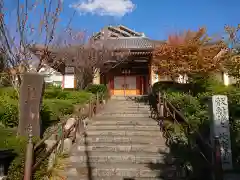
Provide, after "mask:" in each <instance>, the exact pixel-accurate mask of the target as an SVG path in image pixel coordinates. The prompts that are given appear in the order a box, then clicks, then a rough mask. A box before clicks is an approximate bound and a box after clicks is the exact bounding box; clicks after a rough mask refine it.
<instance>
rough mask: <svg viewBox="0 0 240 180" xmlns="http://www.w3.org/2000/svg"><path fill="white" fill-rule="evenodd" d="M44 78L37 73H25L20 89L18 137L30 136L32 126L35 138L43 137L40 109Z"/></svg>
mask: <svg viewBox="0 0 240 180" xmlns="http://www.w3.org/2000/svg"><path fill="white" fill-rule="evenodd" d="M43 85H44V77H43V76H42V75H40V74H37V73H25V74H24V75H23V80H22V84H21V87H20V101H19V102H20V108H19V109H20V112H19V113H20V118H19V125H18V135H20V136H28V127H29V125H31V126H32V133H33V136H36V137H40V136H41V122H40V121H41V119H40V108H41V101H42V94H43Z"/></svg>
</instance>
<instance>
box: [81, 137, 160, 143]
mask: <svg viewBox="0 0 240 180" xmlns="http://www.w3.org/2000/svg"><path fill="white" fill-rule="evenodd" d="M84 141H87V142H88V143H100V142H101V143H135V144H165V139H164V138H163V137H162V135H160V136H158V137H154V138H153V137H151V136H131V137H127V136H98V135H96V136H87V137H86V138H85V137H80V138H79V139H77V142H78V143H82V142H84Z"/></svg>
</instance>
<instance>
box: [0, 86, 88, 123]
mask: <svg viewBox="0 0 240 180" xmlns="http://www.w3.org/2000/svg"><path fill="white" fill-rule="evenodd" d="M0 95H1V96H0V123H1V124H2V125H4V126H6V127H16V126H17V125H18V117H19V110H18V106H19V105H18V96H17V92H16V91H15V90H14V89H13V88H0ZM91 96H92V94H91V93H90V92H87V91H67V90H62V89H60V88H56V87H51V88H48V89H46V90H45V92H44V96H43V105H42V110H41V113H40V115H41V118H42V121H43V126H44V127H46V126H48V125H50V124H51V123H52V122H54V121H57V120H59V117H60V116H62V115H68V114H72V113H73V110H74V109H73V106H74V104H84V103H86V102H87V101H88V100H89V99H90V97H91Z"/></svg>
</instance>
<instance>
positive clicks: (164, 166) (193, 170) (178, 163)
mask: <svg viewBox="0 0 240 180" xmlns="http://www.w3.org/2000/svg"><path fill="white" fill-rule="evenodd" d="M166 145H167V146H168V147H169V152H166V151H164V152H163V151H159V154H161V155H163V156H164V161H163V162H162V163H157V164H155V163H149V164H148V167H149V168H150V169H151V170H153V171H154V170H158V171H160V172H161V173H159V176H158V178H160V179H163V180H203V179H204V180H211V170H210V169H209V168H208V166H207V165H206V161H205V160H204V159H203V157H202V156H200V155H199V153H197V152H193V151H191V152H190V151H189V148H188V147H187V145H186V144H184V143H182V142H180V141H177V140H176V141H174V142H171V143H169V142H167V143H166Z"/></svg>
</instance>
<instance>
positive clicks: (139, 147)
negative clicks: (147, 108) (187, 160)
mask: <svg viewBox="0 0 240 180" xmlns="http://www.w3.org/2000/svg"><path fill="white" fill-rule="evenodd" d="M73 151H76V152H84V151H98V152H102V151H103V152H105V151H108V152H154V153H158V152H167V151H168V148H167V147H166V146H165V145H164V144H163V145H155V144H130V143H128V144H114V143H94V144H93V143H88V145H87V146H86V145H85V144H84V143H81V144H80V145H77V147H76V148H75V149H74V150H73Z"/></svg>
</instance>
